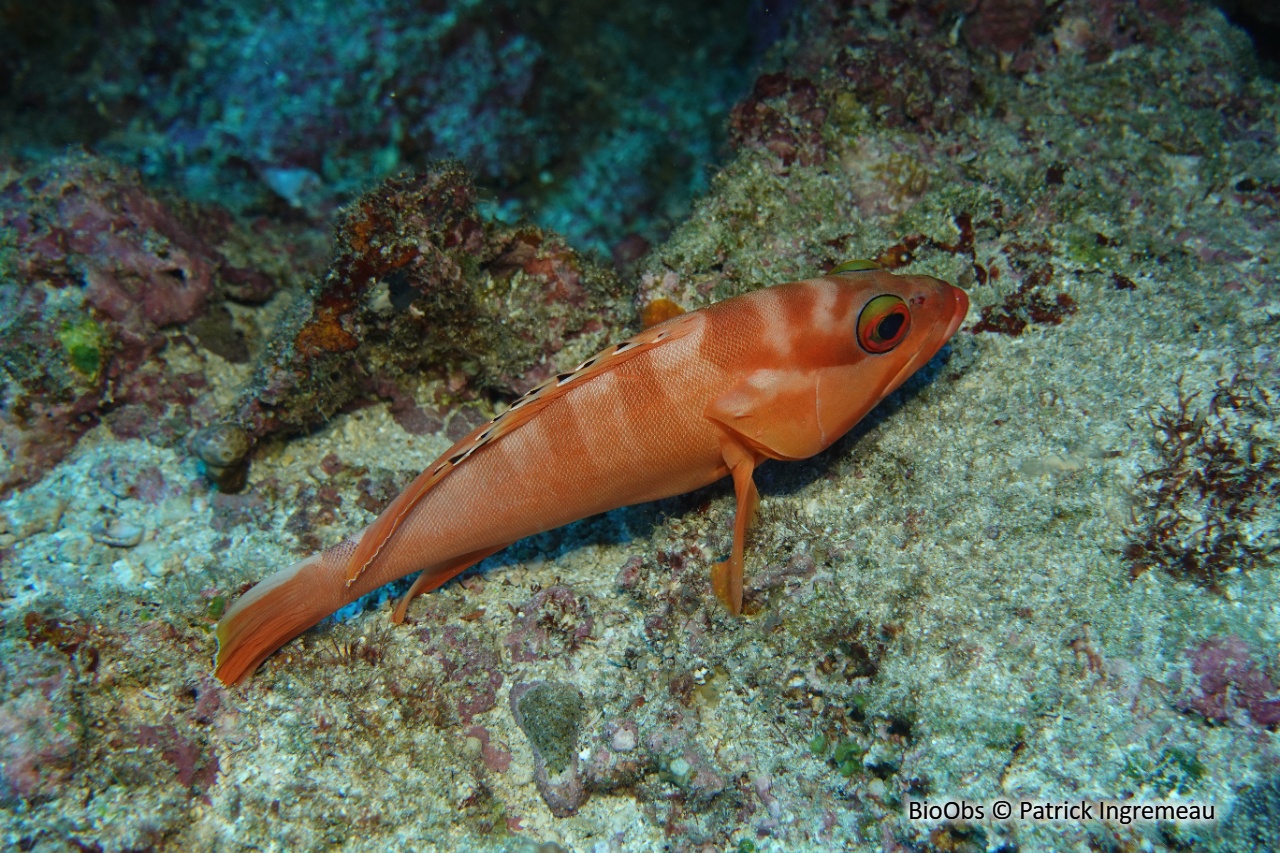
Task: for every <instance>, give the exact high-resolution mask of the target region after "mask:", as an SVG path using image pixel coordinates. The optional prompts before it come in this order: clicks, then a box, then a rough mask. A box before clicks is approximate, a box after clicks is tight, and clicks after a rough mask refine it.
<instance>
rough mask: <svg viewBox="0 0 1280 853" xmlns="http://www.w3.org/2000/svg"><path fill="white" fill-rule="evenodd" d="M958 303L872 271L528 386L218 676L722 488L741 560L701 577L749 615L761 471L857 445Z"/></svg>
mask: <svg viewBox="0 0 1280 853" xmlns="http://www.w3.org/2000/svg"><path fill="white" fill-rule="evenodd" d="M968 307H969V300H968V297H967V296H966V295H965V293H964V291H963V290H961V289H959V288H957V287H954V286H952V285H950V284H948V283H946V282H944V281H941V280H939V279H936V278H930V277H928V276H918V275H914V276H908V275H895V274H892V273H889V272H886V271H884V270H881V269H879V268H877V267H876V266H875V265H874V264H871V263H869V262H866V261H853V262H849V263H847V264H842V265H841V266H839V267H836V268H835V269H834V270H832V271H831V272H830V273H828V274H827V275H825V276H822V277H820V278H813V279H808V280H806V281H797V282H792V283H790V284H782V285H777V286H774V287H767V288H763V289H760V290H756V291H754V292H751V293H747V294H744V295H742V296H738V297H735V298H733V299H727V300H725V301H723V302H718V303H715V304H714V305H710V306H708V307H706V308H703V309H701V310H698V311H691V312H689V313H686V314H679V315H677V316H672V317H671V318H670V319H667V320H665V321H664V322H660V323H658V324H657V325H655V326H652V327H651V328H648V329H646V330H645V331H643V332H641V333H640V334H638V335H636V336H635V337H633V338H630V339H629V340H626V341H623V342H622V343H620V344H616V345H614V346H612V347H609V348H608V349H606V350H605V351H603V352H601V353H600V354H598V355H596V356H594V357H592V358H589V359H587V360H586V361H585V362H583V363H582V364H581V365H579V366H578V367H577V368H575V369H574V370H572V371H569V372H567V373H562V374H560V375H558V376H556V377H553V378H552V379H550V380H548V381H547V382H544V383H543V384H542V385H540V386H538V387H537V388H534V389H533V390H532V391H530V392H529V393H528V394H526V395H525V396H524V397H522V398H520V399H519V400H517V401H516V402H515V404H514V405H512V406H511V408H509V409H507V410H506V411H505V412H503V413H502V414H500V415H498V416H497V417H495V418H494V419H493V420H492V421H490V422H489V423H487V424H484V425H482V426H480V427H478V428H477V429H476V430H474V431H473V432H472V433H471V434H469V435H467V436H466V437H464V438H463V439H462V440H461V441H459V442H458V443H457V444H455V445H454V446H453V447H452V448H450V449H449V450H448V451H447V452H446V453H445V454H444V455H443V456H441V457H440V458H439V459H437V460H436V461H435V462H433V463H432V464H431V466H430V467H428V468H427V470H425V471H423V472H422V474H421V475H420V476H419V477H418V478H417V479H416V480H414V481H413V483H411V484H410V485H409V487H408V488H407V489H405V491H404V492H403V493H402V494H401V495H400V496H399V497H397V498H396V499H395V500H394V501H392V502H391V504H390V505H389V506H388V507H387V508H386V510H384V511H383V513H382V514H381V515H380V516H379V517H378V518H377V519H376V520H375V521H374V522H373V523H372V524H371V525H369V526H368V527H367V528H365V529H364V530H362V531H360V532H359V533H357V534H355V535H354V536H352V537H350V538H349V539H347V540H345V541H344V542H341V543H339V544H338V545H335V546H334V547H332V548H330V549H328V550H326V551H324V552H322V553H319V554H315V555H313V556H311V557H308V558H307V559H305V560H302V561H301V562H299V563H296V564H294V565H292V566H290V567H289V568H286V569H283V570H281V571H279V572H276V573H275V574H273V575H271V576H270V577H268V578H266V579H265V580H263V581H262V582H261V583H259V584H258V585H257V586H255V587H253V588H252V589H251V590H249V591H248V592H247V593H245V594H244V595H243V596H242V597H241V598H240V599H239V600H238V601H236V602H235V603H234V604H233V605H232V606H231V607H230V608H228V610H227V611H226V613H225V615H224V616H223V617H222V620H221V621H220V622H219V623H218V629H217V636H218V656H217V673H216V674H217V677H218V678H219V679H220V680H222V681H223V682H224V683H226V684H233V683H236V682H239V681H241V680H243V679H244V678H246V677H248V676H249V675H250V674H252V673H253V671H254V670H255V669H257V668H258V666H259V665H260V664H261V663H262V662H263V661H264V660H265V659H266V658H267V657H268V656H269V655H270V654H271V653H272V652H274V651H275V650H276V649H278V648H280V647H281V646H282V645H284V644H285V643H287V642H288V641H289V640H291V639H293V638H294V637H296V636H298V635H299V634H301V633H302V632H303V631H306V630H307V629H308V628H310V627H311V626H313V625H315V624H316V623H318V622H319V621H320V620H322V619H324V618H325V617H326V616H328V615H330V614H331V613H333V612H335V611H336V610H338V609H339V608H341V607H343V606H345V605H347V604H349V603H351V602H352V601H355V600H356V599H357V598H359V597H360V596H362V595H365V594H366V593H368V592H370V591H371V590H374V589H377V588H378V587H380V586H382V585H383V584H386V583H389V582H391V581H393V580H396V579H397V578H401V577H404V576H405V575H408V574H410V573H412V572H419V575H418V577H417V579H416V580H415V581H414V583H413V586H412V587H411V588H410V590H409V592H408V593H407V594H406V595H405V596H404V598H403V599H402V600H401V601H400V603H399V605H398V606H397V607H396V609H395V611H394V612H393V614H392V618H393V619H394V620H395V621H397V622H399V621H402V620H403V619H404V615H405V611H406V609H407V607H408V605H409V602H410V601H411V600H412V599H413V598H414V596H416V595H418V594H419V593H423V592H427V591H429V590H433V589H435V588H436V587H439V586H440V585H441V584H443V583H445V582H446V581H448V580H449V579H450V578H452V577H454V576H455V575H457V574H458V573H460V572H462V571H464V570H465V569H467V568H468V567H470V566H472V565H474V564H475V563H477V562H479V561H480V560H482V559H484V558H485V557H487V556H489V555H490V554H493V553H495V552H497V551H500V550H502V549H503V548H505V547H506V546H508V545H510V544H511V543H512V542H515V541H516V540H518V539H521V538H523V537H525V536H530V535H532V534H535V533H539V532H542V531H544V530H550V529H552V528H554V527H559V526H561V525H564V524H568V523H569V522H571V521H576V520H578V519H580V518H585V517H587V516H591V515H595V514H596V513H600V512H605V511H607V510H611V509H615V508H617V507H620V506H627V505H630V504H636V503H642V502H645V501H651V500H657V499H659V498H664V497H669V496H671V495H677V494H681V493H683V492H688V491H692V490H693V489H697V488H700V487H702V486H705V485H708V484H709V483H713V482H715V481H716V480H719V479H721V478H723V477H726V476H731V477H732V478H733V484H734V492H735V494H736V496H737V516H736V519H735V523H734V535H733V549H732V552H731V554H730V556H729V558H728V559H727V560H726V561H724V562H722V563H717V564H716V565H714V566H713V567H712V569H711V585H712V588H713V589H714V591H715V594H716V595H717V596H718V597H719V598H720V599H721V600H722V601H723V602H724V604H725V606H726V607H727V608H728V609H729V611H730V612H732V613H734V614H738V613H739V612H741V609H742V586H743V562H744V556H743V541H744V539H745V536H746V533H747V529H748V527H749V526H750V524H751V521H752V519H753V516H754V514H755V509H756V505H757V503H758V501H759V497H758V495H757V493H756V487H755V483H754V481H753V479H752V473H753V472H754V470H755V468H756V466H758V465H759V464H760V463H762V462H763V461H765V460H766V459H779V460H795V459H805V458H807V457H810V456H813V455H814V454H816V453H819V452H820V451H822V450H824V449H825V448H827V447H829V446H830V445H831V444H833V443H834V442H835V441H836V440H837V439H839V438H840V437H841V436H842V435H844V434H845V433H846V432H848V431H849V429H850V428H851V427H853V425H854V424H856V423H857V422H858V421H859V420H860V419H861V418H862V417H863V416H864V415H866V414H867V413H868V412H869V411H870V410H871V409H872V408H873V407H874V406H875V405H876V404H877V403H879V402H880V401H881V400H883V399H884V398H885V397H886V396H887V395H888V394H889V393H891V392H892V391H893V390H894V389H896V388H898V387H899V386H900V385H901V384H902V383H903V382H905V381H906V379H907V378H908V377H909V376H911V374H913V373H915V371H916V370H918V369H919V368H920V367H922V366H923V365H924V364H925V363H926V362H927V361H929V359H931V358H932V357H933V356H934V354H935V353H937V352H938V350H939V349H941V348H942V346H943V345H944V344H945V343H946V342H947V341H948V340H949V339H950V338H951V336H952V335H953V334H955V331H956V329H957V328H959V326H960V323H961V322H962V321H963V320H964V317H965V313H966V312H967V311H968Z"/></svg>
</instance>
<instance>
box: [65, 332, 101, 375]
mask: <svg viewBox="0 0 1280 853" xmlns="http://www.w3.org/2000/svg"><path fill="white" fill-rule="evenodd" d="M58 340H59V341H60V342H61V343H62V349H63V351H64V352H65V353H66V357H67V361H68V362H69V363H70V364H71V366H72V368H74V369H75V371H76V373H78V374H80V376H82V377H83V378H85V379H86V380H88V381H89V382H95V381H97V379H98V374H99V372H100V371H101V370H102V362H103V357H102V348H103V344H104V342H105V336H104V335H103V333H102V327H101V326H100V325H98V323H97V322H96V321H94V320H92V319H90V318H87V317H86V318H85V319H83V320H80V321H79V322H76V323H72V322H70V321H67V322H64V323H63V324H62V328H61V329H59V330H58Z"/></svg>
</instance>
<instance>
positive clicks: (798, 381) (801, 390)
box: [706, 370, 827, 459]
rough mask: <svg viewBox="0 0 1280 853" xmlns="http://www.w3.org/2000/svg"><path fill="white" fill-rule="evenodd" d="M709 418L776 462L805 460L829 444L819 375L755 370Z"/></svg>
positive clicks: (710, 409)
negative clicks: (821, 413)
mask: <svg viewBox="0 0 1280 853" xmlns="http://www.w3.org/2000/svg"><path fill="white" fill-rule="evenodd" d="M706 416H707V417H708V418H710V419H711V420H713V421H716V422H717V423H719V424H721V425H723V426H725V427H727V428H728V429H729V430H730V431H731V433H733V434H735V435H736V436H737V437H740V438H741V439H742V440H743V441H744V442H745V443H746V444H747V445H748V446H750V447H753V448H755V449H756V450H758V451H760V453H761V455H763V456H768V457H770V458H773V459H807V458H808V457H810V456H812V455H814V454H815V453H818V452H819V451H821V450H823V449H825V448H826V446H827V441H826V435H825V434H824V431H823V428H822V424H821V421H820V420H819V411H818V374H817V373H814V372H811V371H799V370H757V371H756V372H754V373H752V374H751V375H750V376H748V377H747V378H746V379H744V380H742V381H741V382H739V383H738V384H737V385H736V386H734V387H733V388H732V389H730V390H729V391H728V392H727V393H725V394H723V395H721V396H720V397H718V398H717V399H716V400H715V401H714V402H713V403H712V404H711V405H710V406H709V407H708V408H707V411H706Z"/></svg>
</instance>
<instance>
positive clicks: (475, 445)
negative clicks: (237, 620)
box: [345, 314, 697, 586]
mask: <svg viewBox="0 0 1280 853" xmlns="http://www.w3.org/2000/svg"><path fill="white" fill-rule="evenodd" d="M696 318H697V315H696V314H683V315H681V316H679V317H675V318H673V319H671V320H668V321H667V322H665V323H661V324H659V325H657V326H653V327H651V328H648V329H645V330H644V331H643V332H641V333H640V334H638V335H636V336H634V337H632V338H628V339H627V340H625V341H623V342H622V343H620V344H614V345H613V346H611V347H608V348H607V349H605V350H603V351H601V352H599V353H597V354H596V355H594V356H592V357H591V358H589V359H587V360H586V361H584V362H583V363H582V364H580V365H578V366H577V367H576V368H574V369H573V370H571V371H569V372H568V373H560V374H557V375H556V376H553V377H551V378H550V379H548V380H546V381H545V382H543V383H541V384H540V385H538V386H537V387H535V388H533V389H532V390H530V391H529V392H528V393H527V394H525V395H524V396H523V397H521V398H520V399H518V400H516V401H515V402H514V403H512V404H511V407H510V408H508V409H507V410H506V411H504V412H502V413H501V414H499V415H498V416H497V417H495V418H494V419H493V420H491V421H489V422H488V423H485V424H481V425H480V426H478V427H476V428H475V429H474V430H472V431H471V432H470V433H468V434H467V435H465V436H463V438H462V439H461V440H459V441H458V443H457V444H455V445H453V447H451V448H449V449H448V450H447V451H445V452H444V454H442V455H441V456H440V457H439V458H438V459H436V461H434V462H432V463H431V465H429V466H428V467H427V470H425V471H423V472H422V473H421V474H419V475H418V477H417V478H416V479H415V480H414V481H413V482H412V483H411V484H409V487H408V488H406V489H405V490H404V491H403V492H401V493H400V495H399V496H398V497H397V498H396V499H395V500H393V501H392V502H391V503H390V504H388V505H387V508H386V509H384V510H383V511H382V514H381V515H379V516H378V517H377V518H376V519H375V520H374V522H373V524H370V525H369V526H368V528H366V529H365V531H364V535H363V536H361V537H360V542H359V544H358V545H357V546H356V549H355V550H354V551H353V552H352V553H351V558H350V559H349V560H348V561H347V566H346V569H345V574H346V576H347V586H351V584H353V583H355V582H356V579H357V578H359V577H360V575H362V574H363V573H364V571H365V570H366V569H368V568H369V566H370V564H372V563H373V561H374V560H375V559H377V557H378V554H380V553H381V552H382V549H383V547H384V546H385V545H386V544H387V542H388V541H390V539H391V536H392V534H394V533H395V532H396V530H397V529H398V528H399V527H400V523H401V522H402V521H404V519H405V518H406V517H407V516H408V515H409V512H410V511H411V510H412V509H413V508H414V507H415V506H417V504H418V502H419V501H421V500H422V498H423V496H424V495H426V494H427V492H429V491H431V490H432V489H433V488H435V487H436V485H437V484H438V483H439V482H440V481H441V480H443V479H444V478H445V477H447V476H449V473H450V472H451V471H453V470H454V469H455V468H457V467H458V466H459V465H461V464H462V463H463V462H465V461H466V459H467V458H468V457H469V456H471V454H473V453H475V452H476V451H477V450H479V449H480V448H481V447H484V446H485V445H487V444H492V443H494V442H495V441H497V440H498V439H500V438H502V436H504V435H507V434H508V433H511V432H513V431H515V430H517V429H519V428H520V427H521V426H522V425H523V424H526V423H528V422H529V421H530V420H531V419H532V418H533V417H534V416H535V415H536V414H538V412H540V411H542V410H543V409H545V408H546V407H547V405H548V404H550V403H551V402H552V401H553V400H555V399H557V398H559V397H561V396H563V395H565V394H567V393H568V392H569V391H570V390H572V389H573V388H576V387H578V386H580V385H581V384H583V383H584V382H587V381H589V380H591V379H592V378H593V377H596V376H599V375H600V374H602V373H606V372H608V371H610V370H613V369H615V368H616V367H617V366H618V365H620V364H622V363H624V362H627V361H630V360H631V359H632V358H634V357H636V356H638V355H640V354H641V353H645V352H648V351H649V350H651V349H653V348H654V347H656V346H659V345H661V344H663V343H665V342H667V341H671V340H676V339H677V338H682V337H684V336H685V335H687V334H689V332H690V331H692V330H693V327H694V326H695V325H696V322H697V319H696Z"/></svg>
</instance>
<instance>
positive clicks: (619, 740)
mask: <svg viewBox="0 0 1280 853" xmlns="http://www.w3.org/2000/svg"><path fill="white" fill-rule="evenodd" d="M609 746H611V747H613V751H614V752H630V751H631V750H633V749H635V748H636V735H635V732H633V731H631V730H630V729H625V728H623V729H618V730H617V731H616V732H614V733H613V737H612V738H610V739H609Z"/></svg>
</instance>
